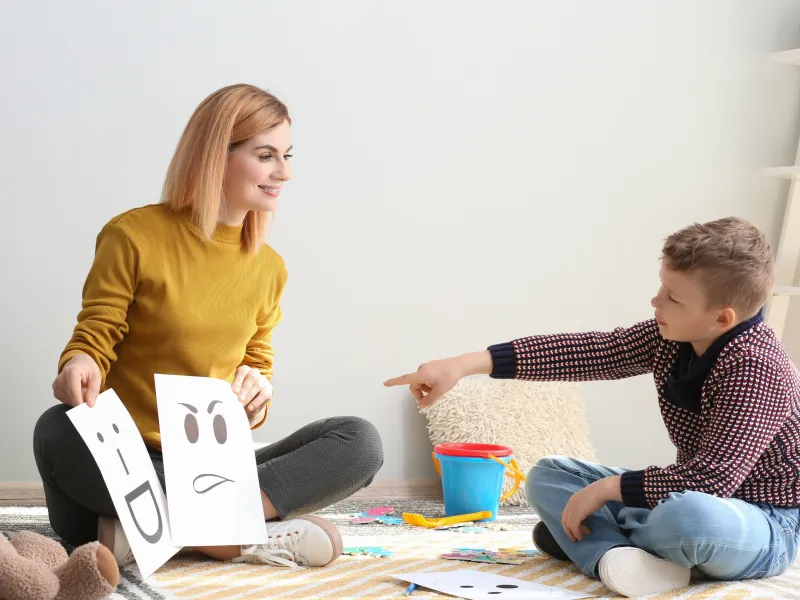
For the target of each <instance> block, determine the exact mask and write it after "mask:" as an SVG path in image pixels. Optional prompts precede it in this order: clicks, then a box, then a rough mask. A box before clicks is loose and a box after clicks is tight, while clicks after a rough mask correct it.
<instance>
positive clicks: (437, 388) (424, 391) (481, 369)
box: [383, 350, 492, 408]
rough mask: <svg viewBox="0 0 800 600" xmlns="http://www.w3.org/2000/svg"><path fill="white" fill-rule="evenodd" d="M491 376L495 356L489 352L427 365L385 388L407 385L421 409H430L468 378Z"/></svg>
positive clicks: (389, 383)
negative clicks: (464, 378) (468, 376)
mask: <svg viewBox="0 0 800 600" xmlns="http://www.w3.org/2000/svg"><path fill="white" fill-rule="evenodd" d="M491 372H492V355H491V354H490V353H489V351H488V350H484V351H483V352H473V353H472V354H464V355H462V356H456V357H454V358H444V359H442V360H434V361H431V362H427V363H425V364H423V365H421V366H420V367H419V369H417V371H416V372H415V373H406V374H405V375H401V376H400V377H394V378H392V379H389V380H388V381H385V382H384V383H383V385H384V386H386V387H393V386H396V385H407V386H409V389H410V390H411V393H412V394H413V395H414V398H416V399H417V404H418V405H419V407H420V408H426V407H428V406H431V405H432V404H433V403H434V402H436V401H437V400H438V399H439V398H441V397H442V396H444V395H445V394H446V393H447V392H449V391H450V390H452V389H453V388H454V387H455V385H456V384H457V383H458V382H459V381H460V380H461V379H462V378H463V377H466V376H467V375H477V374H480V373H483V374H489V373H491Z"/></svg>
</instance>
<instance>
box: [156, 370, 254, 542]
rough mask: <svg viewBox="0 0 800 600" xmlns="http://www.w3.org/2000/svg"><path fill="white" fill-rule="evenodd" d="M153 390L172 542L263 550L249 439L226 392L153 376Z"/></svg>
mask: <svg viewBox="0 0 800 600" xmlns="http://www.w3.org/2000/svg"><path fill="white" fill-rule="evenodd" d="M155 384H156V397H157V402H158V421H159V427H160V429H161V447H162V451H163V453H164V475H165V477H166V482H167V503H168V506H169V512H170V524H171V531H172V540H173V542H175V543H177V544H180V545H182V546H234V545H245V544H258V543H263V542H266V541H267V539H268V536H267V529H266V524H265V523H264V509H263V507H262V504H261V491H260V488H259V486H258V472H257V470H256V459H255V452H254V451H253V436H252V434H251V432H250V425H249V423H248V421H247V415H246V413H245V410H244V407H243V406H242V405H241V403H240V402H239V400H238V399H237V398H236V395H235V394H234V393H233V390H232V389H231V384H230V383H228V382H227V381H223V380H221V379H212V378H208V377H187V376H180V375H159V374H157V375H156V376H155Z"/></svg>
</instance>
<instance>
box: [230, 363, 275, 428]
mask: <svg viewBox="0 0 800 600" xmlns="http://www.w3.org/2000/svg"><path fill="white" fill-rule="evenodd" d="M231 388H232V389H233V393H234V394H236V396H237V398H238V399H239V402H241V403H242V405H243V406H244V410H245V412H246V413H247V419H248V420H249V421H250V422H251V424H252V422H253V420H254V418H255V417H256V416H257V415H259V414H260V413H261V411H262V410H263V409H264V408H265V406H266V405H267V404H269V402H270V400H272V384H271V383H270V382H269V379H267V378H266V377H264V375H262V374H261V372H260V371H259V370H258V369H254V368H252V367H248V366H247V365H242V366H241V367H239V368H238V369H236V375H235V376H234V377H233V383H231Z"/></svg>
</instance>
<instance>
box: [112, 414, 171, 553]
mask: <svg viewBox="0 0 800 600" xmlns="http://www.w3.org/2000/svg"><path fill="white" fill-rule="evenodd" d="M111 430H112V431H113V432H114V434H115V435H114V438H116V439H117V440H119V441H124V440H125V439H127V437H126V436H124V435H121V432H120V428H119V426H118V425H117V424H116V423H112V424H111ZM106 437H108V438H109V439H108V442H107V441H106ZM111 437H112V436H110V435H108V434H107V436H104V435H103V434H102V433H101V432H100V431H98V432H97V440H98V441H99V442H100V443H101V444H103V446H104V447H105V446H111V445H112V444H113V441H114V440H113V439H111ZM134 439H135V438H134ZM115 450H116V453H117V456H118V457H119V462H120V464H121V466H122V469H123V470H124V472H125V477H126V479H128V478H130V474H131V472H130V470H129V469H128V464H127V463H126V462H125V458H124V457H123V456H122V449H121V447H120V446H119V445H117V447H116V448H115ZM145 494H149V497H148V499H147V500H146V501H144V502H145V504H144V506H142V503H137V506H138V507H139V510H140V511H142V512H151V511H150V510H149V508H150V506H151V505H152V508H153V509H154V510H155V520H156V522H157V525H156V527H155V531H154V532H152V533H148V532H146V531H145V530H144V528H143V527H142V525H141V524H140V520H139V518H137V513H136V511H135V510H134V508H133V504H134V501H135V500H138V499H139V498H141V497H142V496H144V495H145ZM125 506H126V507H127V509H128V513H129V514H130V517H131V519H132V520H133V524H134V525H135V526H136V529H137V530H138V531H139V535H141V536H142V538H143V539H144V540H145V541H146V542H148V543H149V544H157V543H158V542H159V541H161V536H162V534H163V533H164V521H163V518H162V516H161V510H159V508H158V502H157V501H156V496H155V494H154V493H153V487H152V486H151V485H150V481H148V480H145V481H144V482H143V483H140V484H139V485H138V486H136V487H135V488H134V489H133V490H131V491H130V492H128V493H127V494H125ZM150 516H152V515H150ZM149 520H152V519H149Z"/></svg>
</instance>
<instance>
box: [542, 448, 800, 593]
mask: <svg viewBox="0 0 800 600" xmlns="http://www.w3.org/2000/svg"><path fill="white" fill-rule="evenodd" d="M624 472H625V469H617V468H612V467H604V466H602V465H596V464H593V463H589V462H583V461H579V460H575V459H571V458H566V457H563V456H550V457H547V458H543V459H542V460H540V461H539V462H538V463H537V464H536V466H534V467H533V468H532V469H531V471H530V473H529V475H528V481H527V488H526V491H527V495H528V503H529V504H530V505H531V507H533V509H534V510H536V512H537V513H538V514H539V516H540V517H541V519H542V521H544V523H545V525H547V528H548V529H549V530H550V532H551V533H552V534H553V537H554V538H555V540H556V541H557V542H558V544H559V545H560V546H561V548H562V549H563V550H564V552H566V553H567V555H568V556H569V557H570V558H571V559H572V561H573V562H574V563H575V564H576V565H577V566H578V567H579V568H580V569H581V570H582V571H583V572H584V573H585V574H586V575H589V576H590V577H597V567H598V564H599V562H600V557H601V556H603V554H605V552H607V551H608V550H610V549H611V548H614V547H616V546H635V547H637V548H641V549H643V550H646V551H647V552H650V553H651V554H655V555H657V556H660V557H662V558H665V559H667V560H669V561H671V562H673V563H675V564H677V565H681V566H684V567H689V568H691V569H694V571H695V574H697V573H698V572H699V573H701V574H702V575H704V576H705V577H707V578H711V579H719V580H727V581H732V580H738V579H755V578H759V577H772V576H774V575H780V574H781V573H783V572H784V571H785V570H786V569H787V567H788V566H789V565H790V564H791V563H792V561H794V559H795V556H796V555H797V551H798V547H799V546H800V525H799V524H798V523H800V508H776V507H774V506H772V505H770V504H751V503H749V502H744V501H742V500H735V499H731V498H718V497H716V496H711V495H709V494H703V493H701V492H683V493H673V494H670V496H669V498H666V499H664V500H662V501H661V502H660V503H659V504H658V506H656V507H655V508H653V509H652V510H650V509H647V508H633V507H626V506H625V505H624V504H622V503H621V502H609V503H608V504H607V505H606V506H605V507H604V508H602V509H600V510H599V511H597V512H595V513H593V514H591V515H589V517H588V518H587V519H586V521H585V524H586V526H587V527H588V528H589V529H590V530H591V534H589V535H584V537H583V541H580V542H571V541H570V540H569V538H568V537H567V534H566V533H565V532H564V529H563V527H562V526H561V513H562V511H563V510H564V507H565V506H566V505H567V501H568V500H569V498H570V496H572V494H574V493H575V492H577V491H578V490H581V489H583V488H585V487H586V486H588V485H590V484H591V483H593V482H595V481H597V480H598V479H602V478H603V477H609V476H613V475H620V474H622V473H624Z"/></svg>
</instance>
